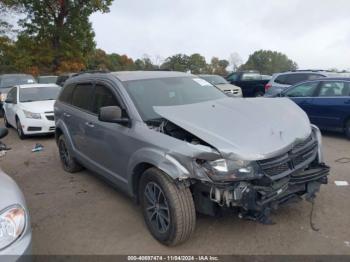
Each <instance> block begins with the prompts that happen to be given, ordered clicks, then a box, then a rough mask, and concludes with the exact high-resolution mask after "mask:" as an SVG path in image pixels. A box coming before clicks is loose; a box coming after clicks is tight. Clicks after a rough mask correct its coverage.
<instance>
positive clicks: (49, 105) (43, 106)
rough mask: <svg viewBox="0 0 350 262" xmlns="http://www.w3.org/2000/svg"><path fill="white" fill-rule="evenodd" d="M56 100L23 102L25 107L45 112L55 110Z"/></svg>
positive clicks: (37, 111)
mask: <svg viewBox="0 0 350 262" xmlns="http://www.w3.org/2000/svg"><path fill="white" fill-rule="evenodd" d="M55 101H56V100H46V101H35V102H27V103H22V104H21V106H22V107H23V109H25V110H28V111H30V112H33V113H45V112H53V105H54V104H55Z"/></svg>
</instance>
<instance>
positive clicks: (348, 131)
mask: <svg viewBox="0 0 350 262" xmlns="http://www.w3.org/2000/svg"><path fill="white" fill-rule="evenodd" d="M345 135H346V137H347V138H348V139H350V119H349V120H348V121H347V122H346V124H345Z"/></svg>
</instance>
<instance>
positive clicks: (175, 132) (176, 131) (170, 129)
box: [147, 118, 209, 146]
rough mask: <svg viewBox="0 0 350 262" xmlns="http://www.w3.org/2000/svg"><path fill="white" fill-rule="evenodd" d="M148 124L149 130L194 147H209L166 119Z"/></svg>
mask: <svg viewBox="0 0 350 262" xmlns="http://www.w3.org/2000/svg"><path fill="white" fill-rule="evenodd" d="M147 124H148V127H149V128H151V129H153V130H155V131H157V132H160V133H163V134H166V135H168V136H171V137H174V138H177V139H179V140H182V141H185V142H188V143H191V144H193V145H199V144H200V145H205V146H209V145H208V144H207V143H206V142H204V141H203V140H201V139H199V138H198V137H196V136H195V135H193V134H191V133H190V132H187V131H186V130H184V129H183V128H181V127H179V126H178V125H175V124H174V123H172V122H170V121H168V120H166V119H163V118H159V119H157V120H151V121H148V122H147Z"/></svg>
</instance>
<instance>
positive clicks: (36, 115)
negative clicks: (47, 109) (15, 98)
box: [23, 110, 41, 119]
mask: <svg viewBox="0 0 350 262" xmlns="http://www.w3.org/2000/svg"><path fill="white" fill-rule="evenodd" d="M23 113H24V115H25V117H26V118H32V119H41V115H40V114H39V113H33V112H30V111H27V110H23Z"/></svg>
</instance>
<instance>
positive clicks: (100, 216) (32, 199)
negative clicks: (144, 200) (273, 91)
mask: <svg viewBox="0 0 350 262" xmlns="http://www.w3.org/2000/svg"><path fill="white" fill-rule="evenodd" d="M323 139H324V151H325V158H326V160H327V161H326V162H327V163H328V164H329V165H330V166H331V167H332V170H331V176H330V177H329V184H328V185H327V186H323V188H322V190H321V192H320V193H319V195H318V198H317V199H316V203H315V210H314V222H315V225H316V226H317V227H319V228H320V230H319V231H318V232H315V231H313V230H312V229H311V227H310V219H309V216H310V211H311V204H310V203H308V202H304V201H303V202H300V203H297V204H293V205H290V206H288V207H284V208H282V209H280V210H279V212H276V213H275V214H274V215H273V219H274V221H275V222H276V224H275V225H271V226H266V225H261V224H258V223H255V222H250V221H243V220H239V219H238V218H236V217H232V216H229V217H223V218H212V217H205V216H199V217H198V218H197V227H196V231H195V234H194V236H193V237H192V239H190V240H189V241H188V242H186V243H185V244H183V245H181V246H178V247H174V248H167V247H164V246H162V245H160V244H159V243H158V242H157V241H155V240H154V239H153V238H152V237H151V235H150V234H149V233H148V231H147V229H146V227H145V225H144V222H143V218H142V216H141V212H140V210H139V207H138V206H136V205H135V204H133V202H132V201H131V200H130V199H128V198H127V197H125V196H124V195H123V194H122V193H120V192H118V191H116V190H115V189H113V188H112V187H110V186H109V185H107V184H106V183H105V182H103V181H102V180H100V179H99V178H98V177H97V176H96V175H94V174H93V173H92V172H90V171H83V172H80V173H77V174H74V175H71V174H68V173H65V172H64V171H63V170H62V168H61V166H60V162H59V158H58V153H57V148H56V144H55V142H54V139H53V137H46V138H29V139H27V140H25V141H20V140H19V139H18V137H17V135H16V133H15V132H14V130H10V134H9V135H8V137H6V138H5V139H4V140H3V141H4V142H5V143H7V144H8V145H9V146H11V147H12V150H11V151H10V152H8V153H7V155H6V156H5V157H4V158H2V159H1V160H0V161H1V163H0V165H1V168H2V169H3V170H4V171H5V172H7V173H8V174H9V175H10V176H12V177H13V178H14V179H15V180H16V181H17V183H18V184H19V186H20V187H21V188H22V190H23V192H24V195H25V197H26V199H27V203H28V206H29V209H30V213H31V219H32V227H33V252H34V254H350V208H349V207H350V204H349V201H350V187H349V186H348V187H337V186H336V185H335V184H334V180H347V181H349V182H350V159H348V161H349V162H347V163H340V162H339V161H337V160H338V159H340V158H350V141H348V140H346V139H345V138H344V137H343V136H341V135H337V134H328V133H327V134H326V135H325V136H324V138H323ZM36 142H39V143H41V144H43V145H44V147H45V148H44V151H42V152H38V153H32V152H31V149H32V147H33V145H34V144H35V143H36ZM343 160H344V161H341V162H346V159H343Z"/></svg>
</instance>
